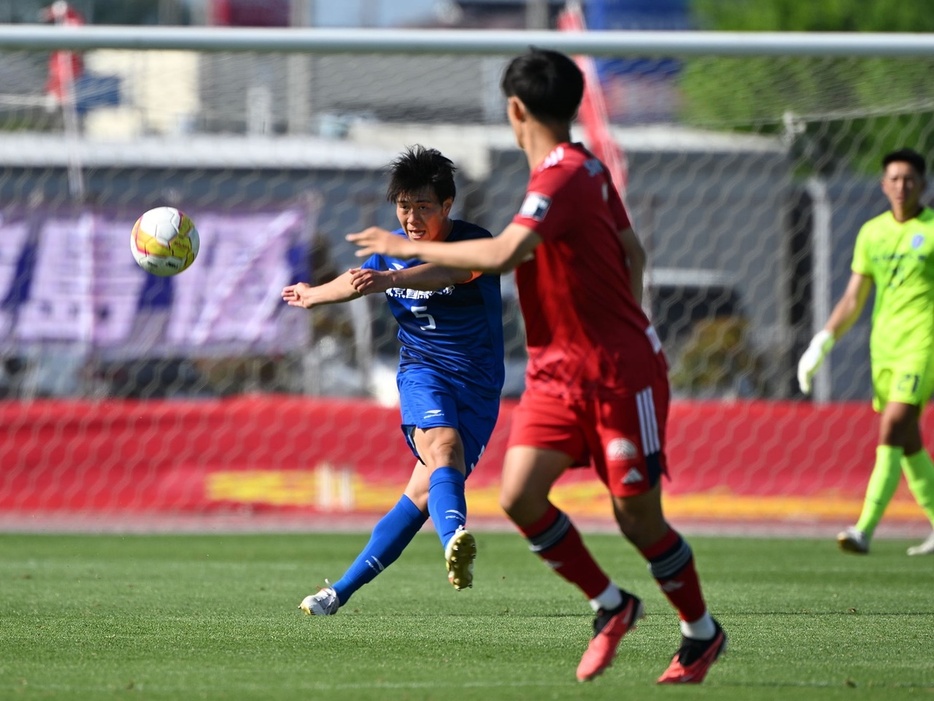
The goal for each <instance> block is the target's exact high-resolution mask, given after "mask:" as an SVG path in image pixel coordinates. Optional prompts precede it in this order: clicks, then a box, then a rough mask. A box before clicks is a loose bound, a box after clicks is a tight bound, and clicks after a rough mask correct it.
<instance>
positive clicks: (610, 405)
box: [509, 377, 670, 497]
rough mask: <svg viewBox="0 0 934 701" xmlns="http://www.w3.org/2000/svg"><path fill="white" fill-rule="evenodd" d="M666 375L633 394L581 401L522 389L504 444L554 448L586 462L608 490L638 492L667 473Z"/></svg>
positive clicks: (580, 464) (577, 462)
mask: <svg viewBox="0 0 934 701" xmlns="http://www.w3.org/2000/svg"><path fill="white" fill-rule="evenodd" d="M669 399H670V390H669V386H668V379H667V377H661V378H659V379H658V380H657V381H656V382H654V383H653V384H650V385H648V386H647V387H645V388H644V389H643V390H641V391H639V392H638V393H636V394H632V395H620V396H618V397H610V398H588V399H580V400H568V399H561V398H559V397H552V396H549V395H545V394H541V393H536V392H534V391H533V392H530V391H528V390H526V392H525V393H523V395H522V399H521V400H520V401H519V406H518V407H516V410H515V411H514V412H513V414H512V429H511V431H510V434H509V445H510V446H514V445H525V446H531V447H533V448H544V449H547V450H557V451H560V452H562V453H565V454H566V455H569V456H570V457H571V459H572V465H573V466H575V467H583V466H587V465H591V466H592V467H593V468H594V470H596V472H597V475H598V476H599V477H600V480H601V481H602V482H603V483H604V484H605V485H606V486H607V488H608V489H609V490H610V493H611V494H613V495H614V496H618V497H627V496H634V495H636V494H642V493H643V492H647V491H648V490H649V489H651V488H652V487H654V486H655V485H656V484H658V481H659V479H661V476H662V475H663V474H667V470H668V465H667V460H666V458H665V422H666V421H667V419H668V403H669Z"/></svg>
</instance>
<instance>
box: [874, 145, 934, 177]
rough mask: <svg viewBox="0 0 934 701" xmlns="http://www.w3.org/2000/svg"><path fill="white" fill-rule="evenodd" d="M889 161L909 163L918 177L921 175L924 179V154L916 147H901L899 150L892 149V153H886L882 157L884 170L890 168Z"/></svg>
mask: <svg viewBox="0 0 934 701" xmlns="http://www.w3.org/2000/svg"><path fill="white" fill-rule="evenodd" d="M889 163H907V164H908V165H910V166H911V167H912V168H914V169H915V172H916V173H917V174H918V177H920V178H921V179H922V180H923V179H924V173H925V170H926V167H925V164H924V156H922V155H921V154H920V153H918V152H917V151H915V150H914V149H910V148H900V149H898V150H897V151H892V152H891V153H887V154H885V156H883V157H882V170H885V169H886V168H888V167H889Z"/></svg>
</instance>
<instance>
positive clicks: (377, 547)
mask: <svg viewBox="0 0 934 701" xmlns="http://www.w3.org/2000/svg"><path fill="white" fill-rule="evenodd" d="M462 484H463V482H462ZM462 493H463V489H462ZM429 501H430V499H429ZM427 520H428V515H427V514H423V513H422V512H421V511H419V510H418V507H417V506H415V504H413V503H412V500H411V499H409V498H408V497H407V496H405V495H404V494H403V495H402V498H400V499H399V501H398V502H396V505H395V506H393V507H392V508H391V509H390V510H389V512H388V513H387V514H386V515H385V516H383V517H382V518H381V519H380V520H379V522H378V523H377V524H376V526H375V527H374V528H373V533H372V534H371V535H370V542H369V543H367V544H366V547H365V548H363V550H362V551H361V552H360V554H359V555H357V559H356V560H354V561H353V564H351V565H350V567H349V568H347V571H346V572H344V576H343V577H341V578H340V579H339V580H338V581H336V582H335V583H334V584H333V585H332V586H333V588H334V591H335V592H337V598H338V599H339V600H340V602H341V606H343V605H344V604H346V603H347V601H348V600H349V599H350V597H351V596H353V594H354V592H355V591H357V590H358V589H359V588H360V587H362V586H363V585H364V584H366V583H367V582H371V581H373V579H374V578H375V577H376V575H378V574H379V573H380V572H382V571H383V570H384V569H386V568H387V567H389V565H391V564H392V563H393V562H395V561H396V560H397V559H399V555H401V554H402V551H403V550H405V547H406V546H407V545H408V544H409V543H411V542H412V538H414V537H415V534H416V533H418V531H419V529H420V528H421V527H422V526H423V525H424V524H425V521H427Z"/></svg>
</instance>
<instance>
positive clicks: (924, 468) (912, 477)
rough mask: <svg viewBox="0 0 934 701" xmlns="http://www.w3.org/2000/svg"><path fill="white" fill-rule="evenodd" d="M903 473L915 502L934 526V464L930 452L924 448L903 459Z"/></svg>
mask: <svg viewBox="0 0 934 701" xmlns="http://www.w3.org/2000/svg"><path fill="white" fill-rule="evenodd" d="M902 471H904V473H905V478H906V479H907V480H908V488H909V489H911V493H912V494H914V497H915V501H917V502H918V505H919V506H920V507H921V508H922V509H924V513H925V514H927V517H928V520H929V521H930V522H931V524H932V525H934V462H932V461H931V456H930V454H929V453H928V451H927V450H925V449H924V448H922V449H921V450H919V451H918V452H917V453H915V454H913V455H906V456H905V457H903V458H902Z"/></svg>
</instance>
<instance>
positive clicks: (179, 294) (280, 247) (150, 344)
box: [0, 209, 314, 357]
mask: <svg viewBox="0 0 934 701" xmlns="http://www.w3.org/2000/svg"><path fill="white" fill-rule="evenodd" d="M189 214H190V216H191V217H192V219H193V220H194V221H195V225H196V226H197V228H198V232H199V234H200V236H201V250H200V253H199V255H198V259H197V260H196V261H195V263H194V264H193V265H192V267H191V268H189V269H188V270H186V271H185V272H184V273H182V274H180V275H177V276H175V277H171V278H159V277H155V276H152V275H149V274H148V273H146V272H144V271H143V270H142V269H140V268H139V267H138V266H137V265H136V263H135V261H134V260H133V257H132V256H131V254H130V248H129V240H130V229H131V228H132V225H133V222H132V221H125V220H124V218H122V217H120V216H118V215H114V214H108V213H101V212H94V211H84V212H76V213H71V214H60V213H50V214H48V215H47V216H44V217H39V216H37V215H35V214H30V215H19V216H17V215H16V214H6V215H2V214H0V338H2V339H3V341H2V343H3V345H4V346H5V347H6V348H8V349H9V348H11V347H13V348H16V347H17V346H23V347H25V346H34V345H36V344H45V343H56V344H69V345H70V344H75V345H78V346H80V347H82V348H83V349H85V350H94V351H96V352H100V353H103V354H105V355H113V356H115V357H141V356H149V355H162V354H174V353H183V354H186V355H200V354H204V355H212V354H215V353H226V352H247V351H249V352H261V353H270V352H282V351H287V350H290V349H294V348H296V347H300V346H302V345H304V344H305V343H307V342H308V323H307V319H306V318H305V317H304V316H303V315H300V314H299V315H296V314H285V313H283V312H284V310H285V309H286V307H285V305H284V304H283V303H282V301H281V298H280V291H281V290H282V287H283V286H284V285H287V284H289V283H290V282H293V281H296V280H307V279H308V274H309V273H308V250H309V238H310V233H309V232H311V231H313V230H314V222H312V221H309V219H310V218H311V215H310V214H309V212H307V211H305V210H300V209H287V210H281V211H270V212H244V213H228V212H210V211H205V212H189Z"/></svg>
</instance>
